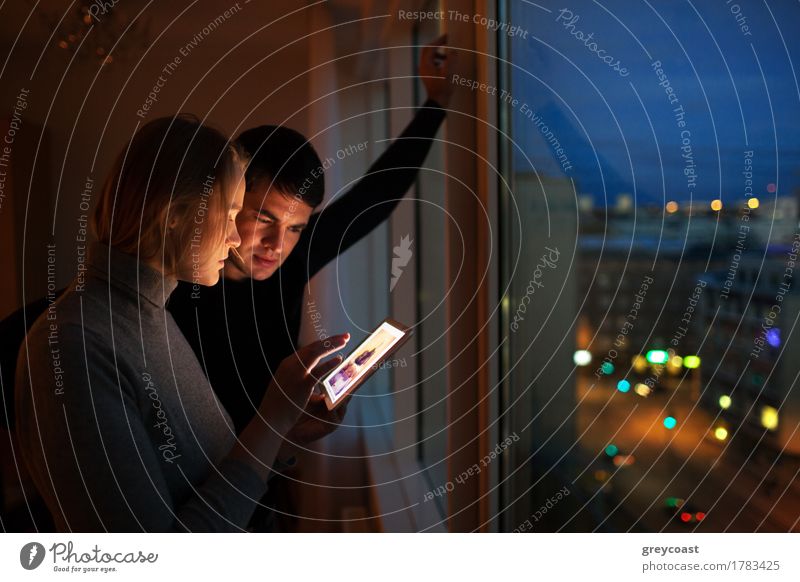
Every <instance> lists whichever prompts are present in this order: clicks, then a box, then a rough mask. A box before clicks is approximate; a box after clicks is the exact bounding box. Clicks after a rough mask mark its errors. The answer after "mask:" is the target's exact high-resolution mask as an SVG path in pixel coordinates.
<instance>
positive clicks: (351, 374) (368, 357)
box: [322, 318, 411, 410]
mask: <svg viewBox="0 0 800 582" xmlns="http://www.w3.org/2000/svg"><path fill="white" fill-rule="evenodd" d="M410 336H411V328H409V327H408V326H406V325H403V324H402V323H400V322H398V321H395V320H393V319H388V318H387V319H385V320H383V322H382V323H381V324H380V325H379V326H378V327H377V328H376V329H375V331H373V332H372V333H371V334H370V335H369V336H368V337H367V339H365V340H364V341H363V342H361V343H360V344H359V345H358V347H356V348H355V349H354V350H353V351H352V352H350V354H348V356H347V357H346V358H345V359H344V360H342V363H341V364H339V365H338V366H337V367H336V368H335V369H334V370H333V371H332V372H331V373H330V374H328V375H327V376H325V378H323V379H322V387H323V388H324V389H325V405H326V406H327V407H328V410H333V409H334V408H336V407H337V406H339V404H341V403H342V402H344V400H345V396H347V395H348V394H350V393H351V392H353V391H354V390H355V389H356V388H358V387H359V386H360V385H361V384H363V383H364V382H365V381H366V380H367V379H368V378H369V377H370V376H371V375H372V374H373V373H375V371H376V370H378V368H380V366H381V364H383V363H384V362H385V361H386V360H388V359H389V357H390V356H391V355H392V354H393V353H394V352H395V351H396V350H397V348H399V347H400V346H401V345H403V343H404V342H405V341H406V340H407V339H408V338H409V337H410Z"/></svg>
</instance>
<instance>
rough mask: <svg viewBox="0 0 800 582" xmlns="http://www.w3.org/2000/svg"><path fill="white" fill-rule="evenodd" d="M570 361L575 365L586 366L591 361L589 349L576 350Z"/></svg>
mask: <svg viewBox="0 0 800 582" xmlns="http://www.w3.org/2000/svg"><path fill="white" fill-rule="evenodd" d="M572 361H573V362H575V365H576V366H588V365H589V364H590V363H591V362H592V354H591V352H590V351H589V350H577V351H576V352H575V353H574V354H573V356H572Z"/></svg>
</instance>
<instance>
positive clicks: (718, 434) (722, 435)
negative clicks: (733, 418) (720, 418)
mask: <svg viewBox="0 0 800 582" xmlns="http://www.w3.org/2000/svg"><path fill="white" fill-rule="evenodd" d="M714 438H716V439H717V440H718V441H724V440H725V439H727V438H728V429H726V428H725V427H724V426H718V427H717V428H716V429H715V430H714Z"/></svg>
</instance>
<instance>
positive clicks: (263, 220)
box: [256, 218, 272, 224]
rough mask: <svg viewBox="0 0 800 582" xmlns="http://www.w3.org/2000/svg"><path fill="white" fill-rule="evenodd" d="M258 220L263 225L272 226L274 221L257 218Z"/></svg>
mask: <svg viewBox="0 0 800 582" xmlns="http://www.w3.org/2000/svg"><path fill="white" fill-rule="evenodd" d="M256 220H257V221H258V222H260V223H261V224H272V221H271V220H270V219H269V218H257V219H256Z"/></svg>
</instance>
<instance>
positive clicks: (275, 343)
mask: <svg viewBox="0 0 800 582" xmlns="http://www.w3.org/2000/svg"><path fill="white" fill-rule="evenodd" d="M444 116H445V112H444V110H443V109H441V108H440V107H439V106H438V105H437V104H436V102H435V101H431V100H429V101H427V102H426V103H425V104H424V105H423V106H422V108H420V109H419V110H418V111H417V114H416V115H415V117H414V119H413V120H412V121H411V123H410V124H409V125H408V127H406V129H405V131H404V132H403V133H402V134H401V135H400V137H399V138H398V139H397V140H395V141H394V142H393V143H392V145H391V146H390V147H389V148H388V149H387V150H386V151H385V152H384V153H383V155H381V157H380V158H378V160H377V161H376V162H375V163H374V164H373V165H372V166H371V167H370V168H369V170H368V171H367V173H366V175H365V176H364V177H363V178H361V180H359V182H358V183H356V184H355V185H354V186H353V187H352V188H351V189H350V190H349V191H348V192H347V193H346V194H344V195H343V196H341V197H340V198H339V199H338V200H336V201H334V202H333V203H331V204H329V205H328V206H326V207H325V208H324V209H323V210H322V212H317V213H314V214H313V215H312V216H311V218H310V220H309V222H308V226H307V227H306V228H305V230H304V231H303V232H302V234H301V235H300V240H299V241H298V242H297V245H296V246H295V248H294V250H293V252H292V254H291V255H289V257H288V258H287V259H286V261H285V262H284V263H283V265H281V267H280V269H278V270H277V271H276V272H275V273H274V274H273V275H272V277H270V278H269V279H266V280H264V281H255V280H253V279H245V280H243V281H232V280H229V279H222V280H221V281H220V283H218V284H217V285H215V286H214V287H203V288H201V289H200V290H199V292H195V293H194V294H193V288H192V285H191V284H189V283H181V284H180V285H179V286H178V289H177V290H176V291H175V292H174V293H173V294H172V297H170V300H169V305H168V308H169V310H170V311H171V312H172V315H173V317H174V318H175V321H177V323H178V325H179V326H180V328H181V330H182V331H183V333H184V335H185V336H186V339H188V340H189V343H190V344H191V346H192V348H194V351H195V353H196V354H197V355H198V359H199V360H200V362H201V365H202V366H203V367H204V368H205V370H206V375H207V376H208V379H209V380H210V382H211V385H212V386H213V388H214V391H215V392H216V393H217V396H218V397H219V399H220V401H221V402H222V404H223V405H224V406H225V409H226V410H227V411H228V413H229V414H230V416H231V418H232V419H233V422H234V424H235V426H236V429H237V431H239V430H241V429H242V428H244V427H245V426H246V425H247V423H249V422H250V420H251V419H252V418H253V416H254V414H255V411H256V409H257V408H258V406H259V404H260V403H261V400H262V398H263V396H264V392H265V391H266V388H267V386H268V385H269V382H270V381H271V378H272V374H273V373H274V371H275V370H276V369H277V367H278V365H279V364H280V362H281V361H282V360H283V359H284V358H286V357H287V356H289V355H290V354H292V353H293V352H294V350H295V348H296V347H297V338H298V334H299V332H300V323H301V321H302V311H303V294H304V290H305V286H306V283H307V282H308V281H309V279H311V277H313V276H314V275H315V274H317V272H319V271H320V270H321V269H322V268H323V267H324V266H325V265H327V264H328V263H329V262H331V261H332V260H334V259H335V258H336V257H337V256H338V255H339V253H342V252H344V251H346V250H347V249H348V248H350V247H351V246H352V245H353V244H355V243H356V242H358V241H359V240H360V239H362V238H363V237H365V236H366V235H367V234H369V233H370V232H371V231H372V230H373V229H374V228H375V227H376V226H378V225H379V224H380V223H381V222H383V221H384V220H386V219H387V218H388V217H389V216H390V215H391V213H392V211H393V210H394V209H395V207H396V206H397V204H398V203H399V201H400V199H401V198H402V197H403V196H404V195H405V193H406V192H407V191H408V190H409V188H410V187H411V185H412V184H413V182H414V180H415V179H416V176H417V173H418V171H419V168H420V166H421V165H422V164H423V162H424V161H425V157H426V156H427V155H428V151H429V150H430V147H431V143H432V139H431V138H433V136H434V135H435V134H436V132H437V130H438V128H439V126H440V124H441V122H442V121H443V119H444ZM195 289H196V288H195Z"/></svg>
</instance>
